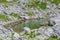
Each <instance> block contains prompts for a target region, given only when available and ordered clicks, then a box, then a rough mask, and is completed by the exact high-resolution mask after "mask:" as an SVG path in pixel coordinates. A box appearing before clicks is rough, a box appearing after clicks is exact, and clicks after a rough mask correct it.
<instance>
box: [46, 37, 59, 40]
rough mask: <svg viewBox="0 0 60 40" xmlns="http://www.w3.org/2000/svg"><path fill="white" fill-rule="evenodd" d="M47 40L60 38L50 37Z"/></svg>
mask: <svg viewBox="0 0 60 40" xmlns="http://www.w3.org/2000/svg"><path fill="white" fill-rule="evenodd" d="M47 40H60V38H53V37H49V38H48V39H47Z"/></svg>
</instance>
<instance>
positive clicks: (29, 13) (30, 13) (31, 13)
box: [25, 12, 34, 16]
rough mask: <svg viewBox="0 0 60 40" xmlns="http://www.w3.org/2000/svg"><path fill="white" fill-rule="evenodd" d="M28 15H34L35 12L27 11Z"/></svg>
mask: <svg viewBox="0 0 60 40" xmlns="http://www.w3.org/2000/svg"><path fill="white" fill-rule="evenodd" d="M25 13H26V14H27V15H28V16H33V15H34V13H33V12H25Z"/></svg>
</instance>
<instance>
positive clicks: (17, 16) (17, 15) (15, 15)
mask: <svg viewBox="0 0 60 40" xmlns="http://www.w3.org/2000/svg"><path fill="white" fill-rule="evenodd" d="M10 16H13V17H16V18H18V19H20V15H19V14H17V13H14V12H12V13H11V14H10Z"/></svg>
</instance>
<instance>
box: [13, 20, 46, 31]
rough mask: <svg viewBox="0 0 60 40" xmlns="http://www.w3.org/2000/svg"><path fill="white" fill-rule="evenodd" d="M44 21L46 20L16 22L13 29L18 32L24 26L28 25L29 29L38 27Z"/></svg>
mask: <svg viewBox="0 0 60 40" xmlns="http://www.w3.org/2000/svg"><path fill="white" fill-rule="evenodd" d="M43 23H46V20H43V19H41V20H28V21H26V22H24V23H22V24H17V25H15V26H14V27H12V28H13V30H14V31H17V32H20V31H22V30H23V28H24V27H29V28H30V29H37V28H40V27H41V26H40V24H43Z"/></svg>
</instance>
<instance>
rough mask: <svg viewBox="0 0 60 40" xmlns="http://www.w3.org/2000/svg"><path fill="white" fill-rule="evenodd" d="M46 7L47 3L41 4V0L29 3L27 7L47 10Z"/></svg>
mask: <svg viewBox="0 0 60 40" xmlns="http://www.w3.org/2000/svg"><path fill="white" fill-rule="evenodd" d="M46 5H47V3H46V2H40V0H35V1H33V2H31V1H30V2H28V3H27V5H26V7H28V8H38V9H39V8H41V9H46Z"/></svg>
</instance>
